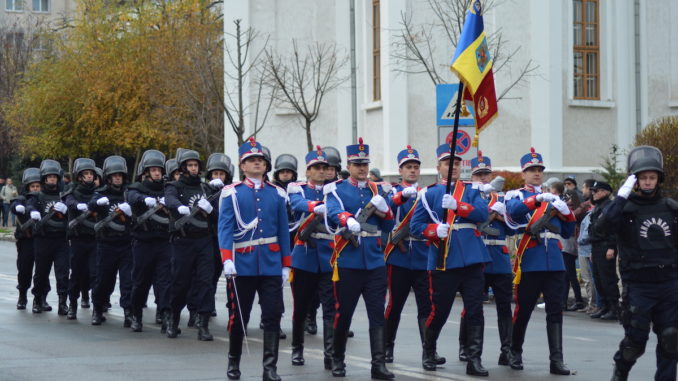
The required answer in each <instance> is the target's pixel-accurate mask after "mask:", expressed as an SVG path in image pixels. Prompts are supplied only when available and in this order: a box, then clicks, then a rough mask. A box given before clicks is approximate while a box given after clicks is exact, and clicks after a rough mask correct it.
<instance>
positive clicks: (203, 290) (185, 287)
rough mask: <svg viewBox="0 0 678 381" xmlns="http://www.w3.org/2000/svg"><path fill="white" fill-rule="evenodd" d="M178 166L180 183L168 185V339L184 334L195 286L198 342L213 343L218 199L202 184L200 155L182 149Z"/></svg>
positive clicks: (178, 151) (166, 188) (179, 150)
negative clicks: (214, 228) (214, 235)
mask: <svg viewBox="0 0 678 381" xmlns="http://www.w3.org/2000/svg"><path fill="white" fill-rule="evenodd" d="M177 164H178V165H179V172H181V175H180V177H179V180H177V181H171V182H169V183H167V184H166V185H165V205H167V208H168V209H169V210H170V213H171V217H172V220H171V222H170V233H171V238H170V242H171V246H172V285H171V292H170V308H171V313H169V314H168V316H167V323H166V324H167V337H169V338H176V337H177V335H178V334H179V333H181V331H180V330H179V318H180V316H181V310H182V309H183V308H184V307H185V306H186V300H187V296H188V293H189V289H190V288H191V286H192V285H193V287H195V288H196V294H195V298H196V299H195V300H196V310H197V313H198V318H197V321H196V324H197V326H198V340H200V341H211V340H213V337H212V334H211V333H210V332H209V318H210V315H211V313H212V311H214V291H213V289H212V287H213V286H212V285H213V283H212V282H213V281H212V279H213V277H214V248H213V247H212V244H213V242H212V237H211V228H210V226H211V224H213V217H212V215H213V214H212V213H213V212H214V208H215V206H216V205H218V204H217V202H218V200H217V197H209V196H208V195H209V194H210V193H212V192H211V191H210V189H209V185H207V184H205V183H203V182H202V179H201V177H200V172H201V171H202V169H203V166H202V162H201V161H200V155H199V154H198V152H196V151H193V150H186V149H182V148H179V149H178V150H177ZM208 197H209V198H208ZM210 198H211V199H212V200H211V201H210Z"/></svg>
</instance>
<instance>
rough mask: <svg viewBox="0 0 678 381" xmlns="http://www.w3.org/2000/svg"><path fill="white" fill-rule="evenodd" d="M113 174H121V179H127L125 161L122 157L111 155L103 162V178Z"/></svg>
mask: <svg viewBox="0 0 678 381" xmlns="http://www.w3.org/2000/svg"><path fill="white" fill-rule="evenodd" d="M115 173H120V174H122V176H123V178H125V179H127V161H125V158H124V157H122V156H118V155H112V156H109V157H107V158H106V160H104V165H103V176H104V178H108V176H110V175H112V174H115Z"/></svg>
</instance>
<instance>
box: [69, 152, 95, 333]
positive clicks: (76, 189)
mask: <svg viewBox="0 0 678 381" xmlns="http://www.w3.org/2000/svg"><path fill="white" fill-rule="evenodd" d="M95 168H96V165H95V164H94V160H92V159H88V158H78V159H75V162H74V163H73V174H74V175H75V179H74V181H73V183H72V185H71V187H70V189H68V190H67V191H65V192H64V193H63V194H62V195H61V198H62V199H63V200H64V203H65V204H66V206H67V207H68V220H69V224H70V221H73V220H74V219H76V218H78V217H80V216H81V215H82V214H83V213H85V214H89V217H85V219H84V220H82V221H81V222H80V223H78V224H77V225H76V226H73V227H72V228H69V229H68V239H69V242H70V249H71V250H70V260H71V276H70V279H69V285H68V298H69V299H70V305H69V306H68V315H67V317H68V319H71V320H73V319H76V318H77V312H78V298H79V297H80V294H81V293H82V295H83V307H85V306H87V307H88V304H89V290H90V287H91V286H93V284H94V282H93V281H92V279H93V278H95V276H96V258H97V242H96V237H95V232H94V223H95V222H96V217H95V216H94V215H93V214H92V213H90V212H89V210H87V209H85V210H80V209H78V205H81V206H82V205H83V204H84V205H87V203H88V202H90V200H92V196H94V189H95V185H94V180H92V182H90V183H85V182H82V181H81V179H80V177H79V176H80V174H81V173H82V172H83V171H85V170H89V171H92V174H94V171H95ZM85 296H86V297H85Z"/></svg>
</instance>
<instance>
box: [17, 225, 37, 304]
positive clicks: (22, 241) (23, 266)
mask: <svg viewBox="0 0 678 381" xmlns="http://www.w3.org/2000/svg"><path fill="white" fill-rule="evenodd" d="M33 263H35V252H34V248H33V239H32V238H19V239H18V240H17V241H16V269H17V281H18V284H17V286H16V289H17V290H19V291H21V292H26V291H28V289H29V288H31V281H32V278H33Z"/></svg>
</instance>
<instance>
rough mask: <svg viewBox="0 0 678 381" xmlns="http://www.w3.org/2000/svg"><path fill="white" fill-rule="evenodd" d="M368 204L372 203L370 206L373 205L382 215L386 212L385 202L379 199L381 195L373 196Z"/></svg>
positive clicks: (386, 205) (381, 198)
mask: <svg viewBox="0 0 678 381" xmlns="http://www.w3.org/2000/svg"><path fill="white" fill-rule="evenodd" d="M370 202H371V203H372V205H374V207H375V208H377V210H378V211H380V212H382V213H386V212H388V204H386V200H384V198H383V197H381V195H376V196H373V197H372V199H371V200H370Z"/></svg>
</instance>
